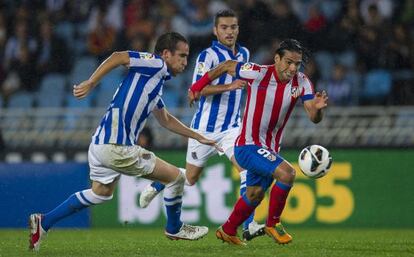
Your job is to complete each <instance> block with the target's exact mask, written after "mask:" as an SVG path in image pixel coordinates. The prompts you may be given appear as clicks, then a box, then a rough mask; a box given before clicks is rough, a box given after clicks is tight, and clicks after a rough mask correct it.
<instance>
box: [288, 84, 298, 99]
mask: <svg viewBox="0 0 414 257" xmlns="http://www.w3.org/2000/svg"><path fill="white" fill-rule="evenodd" d="M290 95H291V96H292V97H293V98H298V96H299V95H300V91H299V87H297V86H296V87H294V86H292V88H291V89H290Z"/></svg>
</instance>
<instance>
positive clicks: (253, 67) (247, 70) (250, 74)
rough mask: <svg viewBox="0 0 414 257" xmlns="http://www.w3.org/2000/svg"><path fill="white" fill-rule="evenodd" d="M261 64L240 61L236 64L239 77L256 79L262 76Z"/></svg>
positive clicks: (237, 76)
mask: <svg viewBox="0 0 414 257" xmlns="http://www.w3.org/2000/svg"><path fill="white" fill-rule="evenodd" d="M260 70H261V66H260V65H257V64H255V63H252V62H239V63H237V66H236V78H237V79H246V80H251V79H256V78H258V77H259V76H260Z"/></svg>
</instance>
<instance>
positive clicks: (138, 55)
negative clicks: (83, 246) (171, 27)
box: [29, 32, 215, 250]
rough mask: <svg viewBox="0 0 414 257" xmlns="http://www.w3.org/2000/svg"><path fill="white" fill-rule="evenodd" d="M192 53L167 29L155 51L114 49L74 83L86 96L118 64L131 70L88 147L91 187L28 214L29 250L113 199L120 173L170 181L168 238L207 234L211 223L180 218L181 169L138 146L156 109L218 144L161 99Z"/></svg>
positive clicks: (168, 124) (163, 120)
mask: <svg viewBox="0 0 414 257" xmlns="http://www.w3.org/2000/svg"><path fill="white" fill-rule="evenodd" d="M188 54H189V46H188V43H187V40H186V39H185V38H184V37H183V36H181V35H180V34H178V33H174V32H171V33H166V34H164V35H162V36H160V37H159V38H158V40H157V43H156V46H155V54H152V53H146V52H134V51H124V52H114V53H113V54H112V55H111V56H110V57H108V58H107V59H106V60H105V61H104V62H103V63H102V64H101V65H100V66H99V67H98V68H97V69H96V71H95V72H94V73H93V74H92V75H91V77H90V78H89V79H88V80H85V81H83V82H82V83H80V84H79V85H75V86H74V88H73V95H74V96H75V97H77V98H83V97H86V96H87V95H88V93H90V91H92V90H93V89H94V88H95V86H97V85H98V83H99V81H100V80H101V79H102V77H103V76H105V74H107V73H109V72H110V71H111V70H112V69H114V68H116V67H118V66H120V65H124V66H127V67H128V68H129V72H128V74H127V75H126V77H125V78H124V80H123V81H122V83H121V84H120V86H119V87H118V89H117V90H116V92H115V94H114V97H113V99H112V101H111V103H110V105H109V107H108V109H107V112H106V114H105V115H104V117H103V119H102V121H101V123H100V125H99V127H98V128H97V129H96V132H95V134H94V135H93V136H92V142H91V144H90V145H89V151H88V161H89V167H90V179H91V180H92V187H91V188H90V189H86V190H83V191H79V192H76V193H74V194H73V195H71V196H70V197H69V198H68V199H67V200H65V201H64V202H63V203H62V204H60V205H59V206H57V207H56V208H55V209H53V210H52V211H50V212H48V213H46V214H32V215H30V219H29V223H30V227H31V229H30V249H34V250H38V249H39V247H40V243H41V240H42V237H43V236H44V235H45V234H46V232H47V231H48V230H49V229H50V228H51V227H52V226H53V225H54V224H55V223H56V222H58V221H60V220H62V219H63V218H65V217H67V216H69V215H72V214H74V213H76V212H78V211H80V210H82V209H84V208H87V207H89V206H91V205H97V204H102V203H104V202H106V201H109V200H111V199H112V196H113V192H114V190H115V186H116V184H117V181H118V179H119V177H120V175H121V174H124V175H129V176H142V177H144V178H147V179H152V180H158V181H162V182H163V183H165V184H166V188H165V192H164V202H165V205H166V210H167V213H168V219H167V226H166V228H165V235H166V236H167V237H169V238H171V239H187V240H196V239H199V238H201V237H203V236H204V235H206V234H207V232H208V228H207V227H201V226H191V225H187V224H183V223H182V222H181V220H180V214H181V202H182V195H183V192H184V182H185V175H184V173H183V171H182V170H180V169H179V168H177V167H175V166H173V165H171V164H169V163H167V162H165V161H163V160H161V159H160V158H157V157H156V156H155V155H154V153H152V152H150V151H148V150H146V149H144V148H142V147H140V146H138V145H137V140H138V137H139V134H140V132H141V130H142V129H143V128H144V126H145V122H146V119H147V118H148V116H149V115H150V114H151V113H152V114H154V116H155V118H156V119H157V120H158V122H159V123H160V124H161V125H162V126H163V127H165V128H167V129H169V130H171V131H172V132H174V133H177V134H180V135H183V136H186V137H191V138H193V139H195V140H198V141H199V142H200V143H204V144H208V145H211V146H212V147H214V146H215V141H213V140H209V139H207V138H205V137H204V136H203V135H201V134H199V133H196V132H195V131H193V130H192V129H190V128H188V127H187V126H185V125H184V124H183V123H181V122H180V121H179V120H177V119H176V118H175V117H174V116H172V115H171V114H170V113H169V112H168V111H167V110H166V108H165V106H164V103H163V101H162V99H161V94H162V87H163V85H164V82H165V81H166V80H168V79H170V78H171V75H172V76H175V75H176V74H178V73H181V72H183V71H184V68H185V67H186V65H187V57H188Z"/></svg>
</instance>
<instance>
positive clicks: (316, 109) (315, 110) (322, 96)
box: [304, 90, 328, 123]
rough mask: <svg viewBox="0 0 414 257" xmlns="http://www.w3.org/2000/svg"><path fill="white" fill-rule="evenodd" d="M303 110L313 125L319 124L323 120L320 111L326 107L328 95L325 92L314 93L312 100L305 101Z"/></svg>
mask: <svg viewBox="0 0 414 257" xmlns="http://www.w3.org/2000/svg"><path fill="white" fill-rule="evenodd" d="M304 106H305V110H306V112H307V113H308V116H309V119H310V120H311V121H312V122H313V123H319V122H320V121H321V120H322V118H323V112H322V110H323V109H325V108H326V107H327V106H328V95H327V94H326V92H325V90H324V91H322V93H321V92H316V93H315V97H314V98H313V99H312V100H308V101H305V103H304Z"/></svg>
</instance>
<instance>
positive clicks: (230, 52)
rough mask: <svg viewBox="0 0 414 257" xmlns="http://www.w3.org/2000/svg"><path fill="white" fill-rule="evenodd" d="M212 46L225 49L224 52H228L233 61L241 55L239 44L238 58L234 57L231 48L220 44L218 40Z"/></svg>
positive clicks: (237, 46)
mask: <svg viewBox="0 0 414 257" xmlns="http://www.w3.org/2000/svg"><path fill="white" fill-rule="evenodd" d="M212 46H213V47H214V46H215V47H218V48H220V49H223V50H225V51H227V52H228V53H229V55H230V57H231V58H232V59H234V60H235V59H236V56H237V55H239V54H240V45H239V44H237V43H236V51H237V54H236V56H234V54H233V51H232V50H231V49H230V48H228V47H227V46H225V45H223V44H222V43H220V42H219V41H217V40H214V41H213V44H212Z"/></svg>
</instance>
